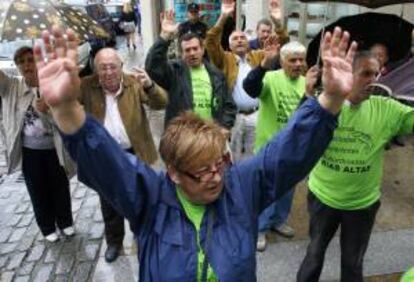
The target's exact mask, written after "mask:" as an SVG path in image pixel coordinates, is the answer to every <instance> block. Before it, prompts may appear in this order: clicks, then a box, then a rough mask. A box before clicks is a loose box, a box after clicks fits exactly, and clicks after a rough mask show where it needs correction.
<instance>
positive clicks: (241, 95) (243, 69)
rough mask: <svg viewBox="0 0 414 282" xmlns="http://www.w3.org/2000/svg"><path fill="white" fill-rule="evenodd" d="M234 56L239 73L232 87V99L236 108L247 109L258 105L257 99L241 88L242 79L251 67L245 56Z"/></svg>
mask: <svg viewBox="0 0 414 282" xmlns="http://www.w3.org/2000/svg"><path fill="white" fill-rule="evenodd" d="M236 58H237V61H238V65H239V73H238V75H237V80H236V83H235V85H234V89H233V100H234V102H235V103H236V106H237V109H239V110H242V111H248V110H251V109H253V108H257V107H259V99H257V98H255V99H253V98H252V97H250V96H249V95H248V94H247V93H246V91H244V89H243V80H244V79H245V78H246V76H247V75H248V74H249V72H250V71H251V69H252V68H251V66H250V65H249V63H248V62H247V60H246V59H245V58H244V59H243V58H241V57H239V56H236Z"/></svg>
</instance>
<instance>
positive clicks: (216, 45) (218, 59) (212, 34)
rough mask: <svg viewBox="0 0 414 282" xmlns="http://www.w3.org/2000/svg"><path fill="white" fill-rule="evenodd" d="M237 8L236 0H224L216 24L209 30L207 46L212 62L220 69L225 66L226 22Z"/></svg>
mask: <svg viewBox="0 0 414 282" xmlns="http://www.w3.org/2000/svg"><path fill="white" fill-rule="evenodd" d="M234 9H235V3H234V0H223V1H222V3H221V13H220V16H219V18H218V20H217V22H216V24H215V25H214V26H213V27H212V28H211V29H210V30H209V31H207V36H206V40H205V47H206V51H207V53H208V56H209V58H210V60H211V62H212V63H213V64H214V65H215V66H216V67H217V68H219V69H221V70H222V69H223V68H224V61H225V56H226V52H225V51H224V49H223V47H222V46H221V35H222V33H223V27H224V24H225V23H226V21H227V18H229V17H230V16H231V15H232V14H233V12H234Z"/></svg>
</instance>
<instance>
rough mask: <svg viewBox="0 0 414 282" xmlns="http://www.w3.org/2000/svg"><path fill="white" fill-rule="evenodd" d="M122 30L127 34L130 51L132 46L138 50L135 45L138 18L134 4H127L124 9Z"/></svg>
mask: <svg viewBox="0 0 414 282" xmlns="http://www.w3.org/2000/svg"><path fill="white" fill-rule="evenodd" d="M121 28H122V29H123V31H124V32H125V36H126V39H127V47H128V50H129V47H130V46H131V45H132V47H133V48H134V50H135V49H137V46H136V45H135V28H136V18H135V13H134V9H133V8H132V4H131V2H129V1H128V2H125V3H124V6H123V8H122V14H121Z"/></svg>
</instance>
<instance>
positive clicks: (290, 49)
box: [280, 41, 306, 61]
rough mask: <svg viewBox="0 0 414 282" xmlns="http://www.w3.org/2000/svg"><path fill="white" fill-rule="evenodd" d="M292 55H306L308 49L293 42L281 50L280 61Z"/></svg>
mask: <svg viewBox="0 0 414 282" xmlns="http://www.w3.org/2000/svg"><path fill="white" fill-rule="evenodd" d="M291 54H306V47H305V46H304V45H303V44H302V43H300V42H298V41H291V42H289V43H286V44H285V45H283V46H282V48H281V49H280V59H281V60H282V61H283V60H285V59H286V57H287V56H288V55H291Z"/></svg>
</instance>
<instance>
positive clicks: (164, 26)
mask: <svg viewBox="0 0 414 282" xmlns="http://www.w3.org/2000/svg"><path fill="white" fill-rule="evenodd" d="M160 20H161V37H162V38H164V39H166V40H169V39H172V38H173V37H174V35H175V34H176V33H177V30H178V24H177V23H176V22H175V14H174V11H173V10H168V11H165V12H162V13H161V15H160Z"/></svg>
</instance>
